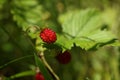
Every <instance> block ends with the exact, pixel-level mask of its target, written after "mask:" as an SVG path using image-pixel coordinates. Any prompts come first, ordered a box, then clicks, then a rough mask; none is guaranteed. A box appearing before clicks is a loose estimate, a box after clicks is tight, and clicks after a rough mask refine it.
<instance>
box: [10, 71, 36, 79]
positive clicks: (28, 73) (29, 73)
mask: <svg viewBox="0 0 120 80" xmlns="http://www.w3.org/2000/svg"><path fill="white" fill-rule="evenodd" d="M31 75H35V71H32V70H29V71H24V72H20V73H17V74H15V75H12V76H10V79H15V78H20V77H25V76H31Z"/></svg>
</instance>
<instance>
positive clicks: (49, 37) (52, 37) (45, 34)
mask: <svg viewBox="0 0 120 80" xmlns="http://www.w3.org/2000/svg"><path fill="white" fill-rule="evenodd" d="M40 38H41V39H42V40H43V41H44V42H46V43H54V42H55V41H56V40H57V36H56V33H55V32H54V31H53V30H52V29H49V28H44V29H43V30H42V31H41V32H40Z"/></svg>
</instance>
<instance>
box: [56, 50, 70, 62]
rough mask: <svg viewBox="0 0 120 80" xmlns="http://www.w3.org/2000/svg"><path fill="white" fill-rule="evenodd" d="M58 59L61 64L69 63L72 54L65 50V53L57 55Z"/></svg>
mask: <svg viewBox="0 0 120 80" xmlns="http://www.w3.org/2000/svg"><path fill="white" fill-rule="evenodd" d="M56 59H57V60H58V62H59V63H61V64H67V63H69V62H70V60H71V54H70V52H68V51H65V52H63V53H59V54H58V55H57V56H56Z"/></svg>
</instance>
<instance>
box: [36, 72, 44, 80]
mask: <svg viewBox="0 0 120 80" xmlns="http://www.w3.org/2000/svg"><path fill="white" fill-rule="evenodd" d="M35 80H45V78H44V76H43V75H42V74H41V73H40V72H39V73H37V74H36V75H35Z"/></svg>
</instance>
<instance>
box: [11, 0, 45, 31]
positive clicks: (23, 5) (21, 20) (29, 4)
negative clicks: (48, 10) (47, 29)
mask: <svg viewBox="0 0 120 80" xmlns="http://www.w3.org/2000/svg"><path fill="white" fill-rule="evenodd" d="M13 6H14V7H13V8H12V10H11V13H12V14H13V19H14V20H15V21H16V22H17V24H18V26H20V27H22V28H23V30H24V31H25V30H26V29H27V28H28V27H30V26H35V25H38V26H40V25H41V24H43V21H42V18H43V11H42V6H41V5H39V3H38V2H37V1H36V0H25V1H24V0H16V1H14V4H13Z"/></svg>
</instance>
